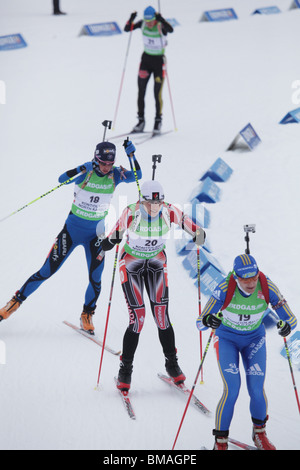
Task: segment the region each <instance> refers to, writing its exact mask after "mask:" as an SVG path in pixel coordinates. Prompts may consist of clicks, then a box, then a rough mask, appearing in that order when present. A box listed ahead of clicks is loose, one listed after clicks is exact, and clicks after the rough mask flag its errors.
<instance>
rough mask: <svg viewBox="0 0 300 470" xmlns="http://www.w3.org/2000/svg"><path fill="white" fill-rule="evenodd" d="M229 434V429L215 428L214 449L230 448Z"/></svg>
mask: <svg viewBox="0 0 300 470" xmlns="http://www.w3.org/2000/svg"><path fill="white" fill-rule="evenodd" d="M228 434H229V431H217V430H216V429H214V430H213V435H214V436H215V445H214V447H213V450H228Z"/></svg>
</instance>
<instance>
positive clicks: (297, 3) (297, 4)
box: [290, 0, 300, 10]
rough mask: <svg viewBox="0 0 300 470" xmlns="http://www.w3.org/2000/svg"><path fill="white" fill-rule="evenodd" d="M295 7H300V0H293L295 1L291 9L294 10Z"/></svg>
mask: <svg viewBox="0 0 300 470" xmlns="http://www.w3.org/2000/svg"><path fill="white" fill-rule="evenodd" d="M294 8H300V0H294V1H293V3H292V4H291V7H290V10H293V9H294Z"/></svg>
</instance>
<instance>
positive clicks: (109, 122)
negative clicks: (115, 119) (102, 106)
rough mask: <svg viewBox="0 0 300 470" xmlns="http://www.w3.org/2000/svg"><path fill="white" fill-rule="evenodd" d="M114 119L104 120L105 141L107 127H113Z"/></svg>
mask: <svg viewBox="0 0 300 470" xmlns="http://www.w3.org/2000/svg"><path fill="white" fill-rule="evenodd" d="M111 125H112V121H107V120H105V121H103V122H102V126H104V133H103V142H104V141H105V135H106V129H107V128H108V129H111Z"/></svg>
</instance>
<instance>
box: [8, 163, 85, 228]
mask: <svg viewBox="0 0 300 470" xmlns="http://www.w3.org/2000/svg"><path fill="white" fill-rule="evenodd" d="M85 172H86V170H84V171H81V172H80V173H78V174H77V175H75V176H72V178H69V179H68V180H67V181H64V182H63V183H61V184H59V185H58V186H56V187H55V188H52V189H50V190H49V191H47V192H46V193H45V194H42V195H41V196H39V197H37V198H36V199H34V200H33V201H31V202H28V204H25V206H23V207H20V209H17V210H16V211H14V212H12V213H11V214H9V215H7V216H6V217H3V219H0V222H3V220H6V219H8V218H9V217H11V216H12V215H15V214H17V213H18V212H20V211H22V210H23V209H26V207H28V206H30V205H31V204H33V203H34V202H36V201H38V200H39V199H42V198H43V197H45V196H48V194H50V193H53V191H55V190H56V189H58V188H61V187H62V186H64V185H65V184H68V183H70V182H71V181H72V180H73V179H75V178H77V177H78V176H80V175H83V174H84V173H85Z"/></svg>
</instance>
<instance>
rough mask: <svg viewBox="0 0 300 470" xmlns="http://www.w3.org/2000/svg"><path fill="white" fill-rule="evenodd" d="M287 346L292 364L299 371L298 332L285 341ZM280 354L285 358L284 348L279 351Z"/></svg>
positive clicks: (299, 333)
mask: <svg viewBox="0 0 300 470" xmlns="http://www.w3.org/2000/svg"><path fill="white" fill-rule="evenodd" d="M287 345H288V348H289V353H290V357H291V361H292V363H293V364H295V365H296V366H297V367H298V369H300V331H296V333H294V334H293V335H292V336H291V337H290V338H289V339H288V340H287ZM280 354H281V355H282V356H283V357H285V358H286V357H287V356H286V350H285V347H283V348H282V349H281V352H280Z"/></svg>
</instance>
